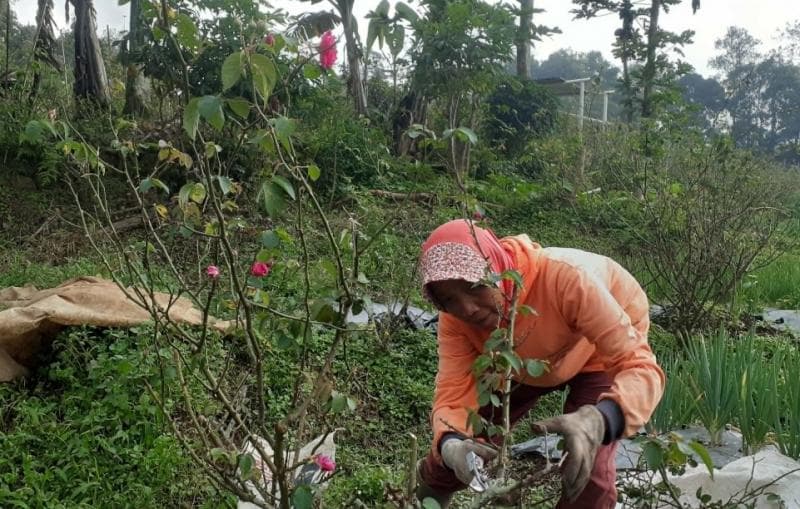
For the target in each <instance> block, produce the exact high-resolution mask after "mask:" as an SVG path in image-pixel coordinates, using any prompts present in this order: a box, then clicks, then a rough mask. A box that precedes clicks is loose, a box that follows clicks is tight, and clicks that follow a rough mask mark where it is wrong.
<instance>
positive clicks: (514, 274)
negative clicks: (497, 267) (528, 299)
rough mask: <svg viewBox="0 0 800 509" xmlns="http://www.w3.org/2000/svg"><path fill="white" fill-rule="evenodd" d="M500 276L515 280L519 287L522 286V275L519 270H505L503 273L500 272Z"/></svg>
mask: <svg viewBox="0 0 800 509" xmlns="http://www.w3.org/2000/svg"><path fill="white" fill-rule="evenodd" d="M500 276H501V277H502V278H503V279H507V280H510V281H513V282H514V284H515V285H517V288H522V275H520V273H519V272H517V271H516V270H506V271H503V273H502V274H500Z"/></svg>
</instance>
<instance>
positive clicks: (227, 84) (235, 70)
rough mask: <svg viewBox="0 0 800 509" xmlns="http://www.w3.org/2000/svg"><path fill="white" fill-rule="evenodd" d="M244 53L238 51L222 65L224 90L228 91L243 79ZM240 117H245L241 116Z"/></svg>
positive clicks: (229, 56)
mask: <svg viewBox="0 0 800 509" xmlns="http://www.w3.org/2000/svg"><path fill="white" fill-rule="evenodd" d="M242 56H243V55H242V52H241V51H237V52H236V53H232V54H230V55H228V58H226V59H225V62H223V63H222V90H223V91H225V90H228V89H229V88H231V87H232V86H234V85H235V84H236V82H238V81H239V79H240V78H241V77H242V70H243V68H244V65H243V64H244V60H243V58H242ZM239 116H240V117H241V116H243V115H239Z"/></svg>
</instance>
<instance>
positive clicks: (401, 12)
mask: <svg viewBox="0 0 800 509" xmlns="http://www.w3.org/2000/svg"><path fill="white" fill-rule="evenodd" d="M394 12H396V13H397V16H398V17H400V18H402V19H404V20H406V21H410V22H412V23H413V22H415V21H417V20H418V19H419V15H418V14H417V13H416V11H415V10H414V9H412V8H411V7H409V6H408V5H407V4H406V3H404V2H397V3H396V4H394Z"/></svg>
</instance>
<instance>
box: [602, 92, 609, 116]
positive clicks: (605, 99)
mask: <svg viewBox="0 0 800 509" xmlns="http://www.w3.org/2000/svg"><path fill="white" fill-rule="evenodd" d="M607 122H608V91H606V92H603V123H604V124H605V123H607Z"/></svg>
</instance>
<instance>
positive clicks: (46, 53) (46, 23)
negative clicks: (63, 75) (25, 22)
mask: <svg viewBox="0 0 800 509" xmlns="http://www.w3.org/2000/svg"><path fill="white" fill-rule="evenodd" d="M54 26H55V22H54V21H53V0H39V4H38V7H37V11H36V40H35V41H34V43H33V58H34V59H35V60H36V64H35V69H34V72H33V84H32V85H31V91H30V94H29V96H28V97H29V99H31V100H32V99H33V98H34V97H35V96H36V94H37V92H38V91H39V84H40V82H41V79H42V74H41V70H40V69H39V66H40V65H50V66H52V67H53V68H55V69H56V70H57V71H59V72H62V70H63V66H62V65H61V62H60V61H59V60H58V57H56V36H55V30H54Z"/></svg>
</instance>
